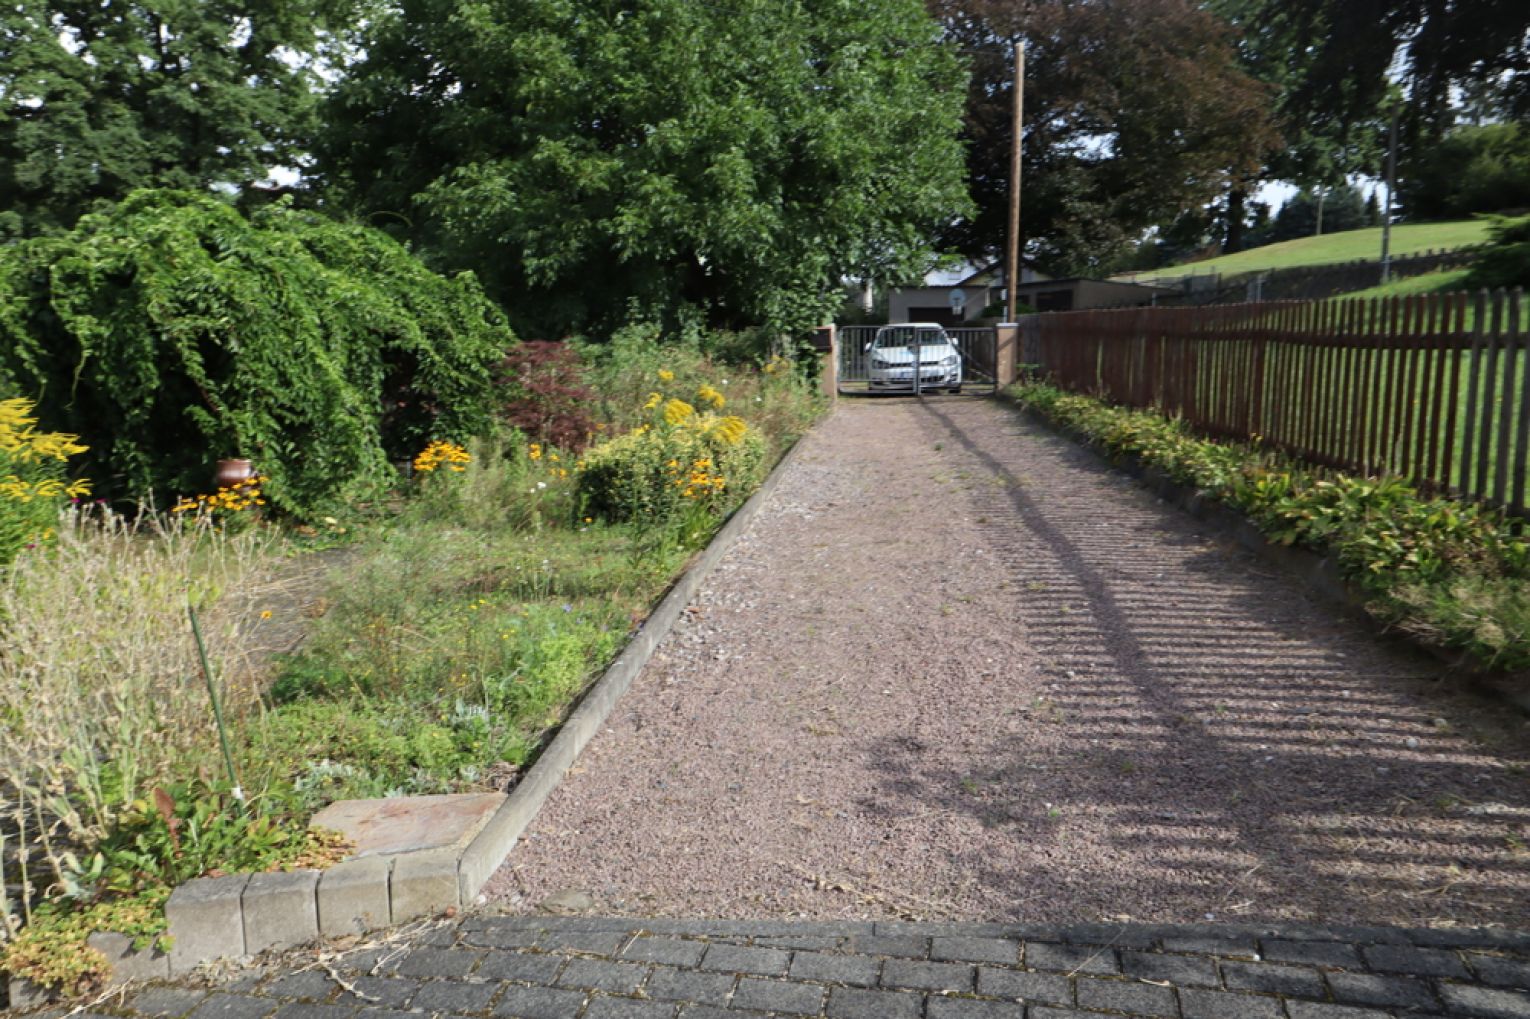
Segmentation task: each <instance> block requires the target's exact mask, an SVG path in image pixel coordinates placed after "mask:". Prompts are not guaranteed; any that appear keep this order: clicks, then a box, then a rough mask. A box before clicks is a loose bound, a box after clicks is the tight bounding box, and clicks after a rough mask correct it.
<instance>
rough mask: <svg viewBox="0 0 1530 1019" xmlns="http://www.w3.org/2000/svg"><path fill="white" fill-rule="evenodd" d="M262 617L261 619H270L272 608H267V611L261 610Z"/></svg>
mask: <svg viewBox="0 0 1530 1019" xmlns="http://www.w3.org/2000/svg"><path fill="white" fill-rule="evenodd" d="M260 618H261V619H270V618H271V610H270V609H266V610H265V611H263V612H261V614H260Z"/></svg>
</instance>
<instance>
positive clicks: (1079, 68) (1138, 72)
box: [931, 0, 1277, 272]
mask: <svg viewBox="0 0 1530 1019" xmlns="http://www.w3.org/2000/svg"><path fill="white" fill-rule="evenodd" d="M931 9H932V10H933V11H934V12H935V13H936V14H937V15H938V16H939V17H940V19H941V20H942V22H943V23H944V24H945V26H946V30H947V32H948V33H949V34H950V36H951V38H952V39H954V40H956V41H957V42H958V43H959V44H960V45H961V47H962V49H963V51H964V52H965V53H967V54H968V55H969V57H970V58H971V60H972V67H973V77H972V84H971V88H970V90H969V99H968V106H967V120H966V136H967V139H968V143H969V147H968V152H967V170H968V179H969V183H970V187H971V190H972V195H973V198H974V200H975V201H976V203H977V205H978V212H977V215H976V216H975V217H974V218H972V219H970V220H967V221H965V222H962V223H960V224H957V225H956V226H955V227H954V228H952V229H951V230H949V231H947V234H946V236H947V237H948V238H949V239H950V240H951V242H952V243H954V244H955V245H956V246H958V247H959V248H960V249H961V250H963V251H964V252H966V253H968V254H970V255H974V256H980V255H991V254H994V253H996V252H998V251H1000V250H1002V247H1003V240H1004V236H1005V229H1006V226H1005V223H1006V210H1007V202H1008V190H1009V176H1010V173H1009V160H1010V140H1011V137H1012V130H1011V114H1010V106H1011V102H1012V88H1011V78H1012V77H1013V72H1012V56H1011V54H1012V48H1013V44H1014V41H1015V40H1017V39H1023V40H1025V43H1026V49H1027V58H1026V83H1025V123H1024V153H1023V176H1024V212H1023V214H1022V233H1023V235H1024V236H1025V238H1027V240H1028V242H1029V245H1028V251H1029V252H1030V253H1031V254H1033V255H1035V256H1036V257H1039V258H1040V259H1041V260H1042V262H1043V264H1044V265H1046V266H1047V267H1048V268H1050V269H1052V270H1054V271H1078V272H1088V271H1091V270H1098V269H1100V268H1101V267H1102V266H1103V265H1105V264H1107V263H1109V262H1110V261H1111V260H1112V259H1113V258H1115V257H1116V256H1117V255H1118V254H1119V253H1120V252H1122V251H1123V250H1125V249H1126V248H1127V247H1128V246H1129V245H1131V244H1132V243H1133V242H1135V241H1136V239H1137V238H1138V237H1139V236H1140V235H1141V233H1142V232H1143V230H1145V229H1146V228H1147V227H1149V226H1152V225H1154V224H1156V223H1161V222H1166V221H1169V220H1172V219H1174V218H1175V217H1176V216H1177V215H1178V214H1179V213H1181V212H1184V211H1185V210H1188V209H1195V208H1198V207H1200V206H1201V205H1203V204H1205V203H1206V202H1209V201H1210V200H1211V199H1212V198H1214V197H1215V196H1217V195H1219V194H1220V193H1221V192H1222V191H1223V189H1225V188H1226V187H1227V185H1228V182H1229V181H1230V180H1231V179H1232V178H1233V177H1235V176H1236V175H1238V174H1240V173H1243V172H1246V171H1248V170H1250V169H1252V168H1254V167H1257V166H1258V165H1260V162H1261V160H1262V157H1263V154H1264V152H1265V151H1266V150H1267V149H1269V148H1270V147H1272V146H1273V145H1274V144H1275V142H1276V140H1277V138H1276V135H1275V133H1274V131H1273V129H1272V127H1271V124H1270V117H1269V114H1268V108H1269V105H1270V103H1271V99H1272V95H1271V91H1270V90H1269V89H1268V88H1266V87H1264V86H1262V85H1260V84H1258V83H1257V82H1255V81H1254V80H1252V79H1251V78H1250V77H1249V76H1248V75H1247V74H1246V73H1244V72H1243V71H1242V70H1241V69H1240V68H1239V66H1238V58H1237V53H1236V51H1235V49H1234V47H1233V39H1234V37H1233V33H1232V32H1231V30H1230V29H1229V28H1228V26H1227V25H1226V24H1225V23H1224V22H1222V21H1221V20H1219V19H1218V18H1216V17H1214V16H1213V15H1211V14H1210V13H1208V12H1207V11H1205V10H1203V9H1202V8H1201V6H1200V5H1198V4H1196V3H1194V2H1192V0H1099V2H1094V3H1077V2H1070V0H1030V2H1025V3H1015V2H1013V0H931Z"/></svg>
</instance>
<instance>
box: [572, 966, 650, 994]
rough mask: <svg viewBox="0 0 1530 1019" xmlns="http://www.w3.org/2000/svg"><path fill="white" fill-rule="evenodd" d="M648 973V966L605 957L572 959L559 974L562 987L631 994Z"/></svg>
mask: <svg viewBox="0 0 1530 1019" xmlns="http://www.w3.org/2000/svg"><path fill="white" fill-rule="evenodd" d="M647 975H648V970H647V968H646V967H643V966H639V965H635V964H634V963H630V962H607V961H606V960H604V959H570V960H569V961H568V965H567V966H564V967H563V972H562V973H561V974H559V976H558V985H559V986H560V987H589V988H592V989H594V990H597V991H610V992H614V993H618V994H631V993H632V992H633V991H635V990H637V989H638V985H639V984H641V983H642V982H643V978H644V977H645V976H647Z"/></svg>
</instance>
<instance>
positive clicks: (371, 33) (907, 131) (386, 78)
mask: <svg viewBox="0 0 1530 1019" xmlns="http://www.w3.org/2000/svg"><path fill="white" fill-rule="evenodd" d="M937 34H938V30H937V27H936V26H935V25H934V23H933V22H932V21H930V19H929V18H928V17H927V16H926V15H925V13H924V11H923V10H922V8H921V6H920V5H919V4H918V3H917V2H915V0H872V2H869V3H861V4H853V5H852V4H844V3H839V2H827V0H813V2H805V3H799V4H792V5H785V4H779V3H775V2H768V0H740V2H736V3H732V4H729V5H727V7H726V9H724V8H722V7H717V6H715V5H710V4H693V3H689V2H686V0H634V2H628V3H623V4H619V5H614V6H613V5H611V4H607V3H603V2H597V0H515V2H511V0H479V2H473V3H469V2H467V0H408V2H402V0H400V2H398V3H395V4H394V5H393V6H392V8H391V10H390V14H389V16H387V17H382V18H379V19H377V20H376V21H375V22H373V23H371V24H370V25H369V27H368V29H367V31H366V33H365V35H366V38H365V40H364V47H365V50H366V54H367V56H366V59H365V60H364V61H362V62H361V63H360V64H358V65H357V66H356V67H354V68H353V69H352V72H351V74H350V75H349V76H348V78H347V79H346V80H345V81H343V82H342V83H341V84H340V85H339V86H338V87H337V88H336V89H335V91H334V93H333V95H332V96H331V99H330V102H329V105H328V107H327V116H328V119H329V121H330V127H329V129H328V131H327V132H326V136H325V138H324V141H323V143H322V145H321V168H322V169H323V170H324V172H325V173H326V174H327V175H329V176H330V177H331V178H332V179H334V180H336V181H337V182H340V184H341V186H342V190H344V191H345V192H346V193H347V196H348V198H349V199H350V201H352V202H353V203H354V204H355V205H356V206H357V207H358V208H360V209H364V210H367V211H369V212H377V211H382V210H387V211H389V212H396V213H399V214H401V215H403V216H404V217H406V218H407V219H408V220H409V223H408V225H407V226H405V225H404V224H403V223H402V221H399V220H397V219H395V218H394V217H391V216H390V217H389V220H388V222H389V223H390V224H392V223H398V225H399V229H400V232H401V233H405V234H407V235H408V236H410V237H411V238H412V239H414V240H416V241H417V242H418V243H419V244H420V245H421V247H422V249H423V250H425V251H426V252H427V254H428V255H429V256H430V257H431V258H433V259H435V260H437V261H438V263H439V264H443V265H449V266H474V267H479V266H481V267H483V270H482V272H483V275H484V278H485V282H486V286H487V287H488V289H489V291H490V293H491V294H494V295H496V296H501V297H507V298H508V297H512V296H513V297H514V298H516V300H515V305H514V307H513V309H512V311H511V315H512V318H513V320H514V321H515V322H516V324H517V326H518V327H519V328H521V330H522V331H523V332H540V333H543V334H544V335H549V336H558V335H562V334H565V333H567V332H572V331H585V330H590V331H594V330H599V329H603V328H606V327H610V326H612V325H613V324H616V323H619V322H620V321H622V320H624V319H625V318H627V317H629V315H632V314H636V315H638V316H639V317H646V318H653V319H655V320H658V321H662V322H664V323H666V324H669V325H675V324H678V323H681V322H687V321H694V320H695V318H696V317H697V315H698V313H699V314H702V315H706V316H709V317H710V318H711V319H712V320H713V321H714V322H718V323H728V322H740V321H751V320H755V321H758V320H764V321H767V322H769V323H770V324H772V325H774V326H776V327H778V328H795V327H802V326H811V325H816V324H818V322H819V321H820V319H821V317H822V316H823V315H825V314H826V313H828V312H829V311H830V310H831V309H832V307H833V306H834V305H835V304H837V302H838V300H839V284H840V280H841V278H842V277H845V276H859V275H868V274H872V275H886V274H887V273H888V272H889V271H890V270H891V269H892V268H910V267H916V266H917V267H919V268H922V265H919V263H920V262H921V260H922V257H923V256H924V255H925V254H926V253H927V251H928V237H929V236H930V234H931V233H932V231H933V230H934V228H935V227H936V226H937V225H939V224H940V223H942V222H944V221H946V220H948V219H949V218H950V217H952V216H953V215H956V214H958V213H960V212H961V211H963V209H964V208H965V194H964V189H963V185H962V181H961V158H960V155H961V154H960V151H959V149H958V148H957V147H956V144H955V132H956V128H957V124H958V118H959V113H960V101H961V95H960V89H961V85H962V81H963V75H962V71H961V69H960V66H959V64H958V62H957V59H956V57H955V55H954V53H953V52H951V51H950V50H948V49H946V48H945V47H943V46H942V45H941V44H939V43H938V42H937ZM389 229H393V227H392V226H391V225H390V226H389Z"/></svg>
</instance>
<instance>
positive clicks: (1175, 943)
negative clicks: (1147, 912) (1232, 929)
mask: <svg viewBox="0 0 1530 1019" xmlns="http://www.w3.org/2000/svg"><path fill="white" fill-rule="evenodd" d="M1159 944H1160V945H1162V946H1163V950H1164V951H1165V952H1190V953H1194V954H1197V955H1219V956H1222V957H1223V958H1230V959H1252V958H1254V956H1255V955H1257V954H1258V952H1259V945H1258V943H1257V942H1256V941H1255V940H1254V939H1253V938H1251V937H1237V936H1233V935H1228V936H1226V937H1221V936H1217V935H1202V934H1190V935H1184V936H1166V937H1164V938H1162V939H1161V940H1160V941H1159Z"/></svg>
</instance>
